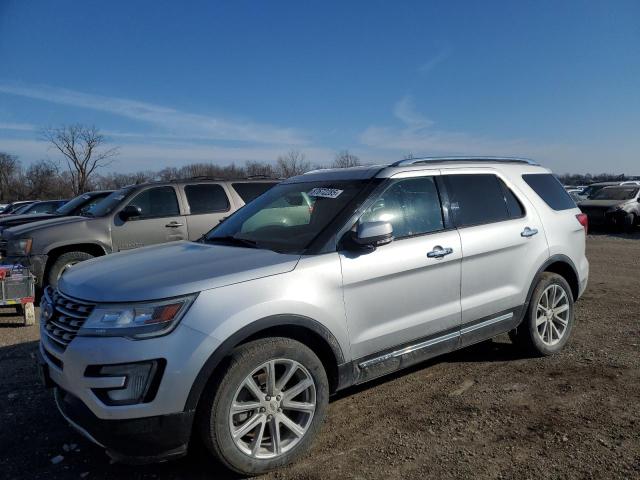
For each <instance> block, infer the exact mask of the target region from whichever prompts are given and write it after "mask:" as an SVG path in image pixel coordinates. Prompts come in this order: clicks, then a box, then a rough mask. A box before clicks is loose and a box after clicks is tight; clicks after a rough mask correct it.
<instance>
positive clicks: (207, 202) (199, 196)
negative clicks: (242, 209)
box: [184, 183, 229, 215]
mask: <svg viewBox="0 0 640 480" xmlns="http://www.w3.org/2000/svg"><path fill="white" fill-rule="evenodd" d="M184 193H185V194H186V195H187V201H188V202H189V206H190V207H191V214H192V215H198V214H202V213H213V212H226V211H228V210H229V199H228V198H227V194H226V193H225V191H224V188H222V187H221V186H220V185H217V184H215V183H201V184H198V185H187V186H186V187H184Z"/></svg>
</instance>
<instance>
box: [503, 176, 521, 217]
mask: <svg viewBox="0 0 640 480" xmlns="http://www.w3.org/2000/svg"><path fill="white" fill-rule="evenodd" d="M498 180H499V181H500V184H501V185H502V190H503V191H504V201H505V202H507V210H509V216H510V217H511V218H521V217H524V207H523V206H522V204H521V203H520V200H518V197H516V196H515V194H514V193H513V192H512V191H511V189H510V188H509V187H507V186H506V185H505V183H504V182H503V181H502V180H500V179H498Z"/></svg>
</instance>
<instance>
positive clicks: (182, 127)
mask: <svg viewBox="0 0 640 480" xmlns="http://www.w3.org/2000/svg"><path fill="white" fill-rule="evenodd" d="M0 93H4V94H8V95H17V96H22V97H27V98H31V99H36V100H43V101H47V102H52V103H57V104H61V105H70V106H73V107H79V108H86V109H91V110H98V111H102V112H106V113H110V114H113V115H118V116H121V117H125V118H130V119H133V120H137V121H140V122H143V123H147V124H150V125H153V126H156V127H160V128H161V129H162V133H168V134H171V135H174V136H177V137H182V138H203V139H208V140H230V141H241V142H254V143H265V144H285V145H301V144H305V143H306V141H307V140H306V138H305V137H304V136H303V135H302V134H301V133H300V132H299V131H297V130H295V129H293V128H285V127H277V126H273V125H266V124H260V123H254V122H250V121H238V120H230V119H226V118H222V117H217V116H209V115H199V114H194V113H188V112H182V111H179V110H176V109H174V108H171V107H165V106H162V105H156V104H152V103H146V102H140V101H137V100H131V99H126V98H118V97H106V96H101V95H92V94H87V93H82V92H77V91H74V90H68V89H64V88H55V87H49V86H37V87H32V86H19V85H10V84H3V83H0Z"/></svg>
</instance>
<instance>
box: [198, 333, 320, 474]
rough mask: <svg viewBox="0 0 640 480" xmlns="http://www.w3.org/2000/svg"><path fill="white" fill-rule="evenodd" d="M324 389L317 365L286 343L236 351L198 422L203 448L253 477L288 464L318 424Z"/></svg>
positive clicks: (302, 349) (305, 351) (271, 341)
mask: <svg viewBox="0 0 640 480" xmlns="http://www.w3.org/2000/svg"><path fill="white" fill-rule="evenodd" d="M328 401H329V383H328V380H327V374H326V372H325V370H324V367H323V365H322V362H321V361H320V360H319V359H318V357H317V356H316V354H315V353H314V352H313V351H312V350H311V349H310V348H308V347H307V346H306V345H303V344H302V343H300V342H297V341H295V340H292V339H289V338H280V337H278V338H268V339H260V340H255V341H253V342H250V343H247V344H244V345H241V346H239V347H238V348H236V349H235V350H234V351H233V353H232V355H231V358H230V361H229V364H228V366H227V368H226V369H225V373H224V374H223V376H222V378H221V379H220V383H219V386H218V387H217V388H216V387H214V386H213V385H212V386H211V387H210V388H209V389H208V391H207V392H206V393H205V396H204V398H203V404H202V409H201V410H200V416H199V419H198V422H199V428H200V433H201V435H202V438H203V440H204V443H205V445H206V446H207V448H208V449H209V451H210V452H211V453H213V455H214V456H215V457H216V458H217V459H218V460H220V461H221V462H222V463H223V464H224V465H226V466H227V467H228V468H230V469H231V470H233V471H235V472H237V473H240V474H243V475H257V474H261V473H265V472H268V471H270V470H273V469H275V468H278V467H281V466H283V465H286V464H288V463H291V462H293V461H294V460H296V459H297V458H299V457H300V456H301V455H302V454H304V453H305V452H306V451H307V450H308V448H309V447H310V446H311V444H312V442H313V440H314V438H315V436H316V435H317V433H318V431H319V429H320V427H321V425H322V422H323V421H324V418H325V415H326V410H327V404H328Z"/></svg>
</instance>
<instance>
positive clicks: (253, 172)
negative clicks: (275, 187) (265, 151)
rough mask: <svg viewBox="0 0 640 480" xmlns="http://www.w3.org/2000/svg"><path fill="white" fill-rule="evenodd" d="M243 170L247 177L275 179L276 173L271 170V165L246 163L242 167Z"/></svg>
mask: <svg viewBox="0 0 640 480" xmlns="http://www.w3.org/2000/svg"><path fill="white" fill-rule="evenodd" d="M244 169H245V171H246V172H247V176H248V177H268V178H273V177H276V176H277V175H276V172H275V171H274V169H273V165H271V164H270V163H263V162H256V161H251V160H249V161H247V162H246V163H245V165H244Z"/></svg>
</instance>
